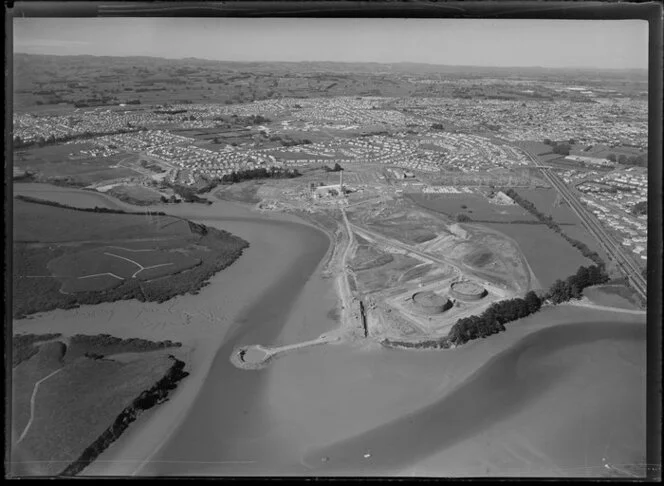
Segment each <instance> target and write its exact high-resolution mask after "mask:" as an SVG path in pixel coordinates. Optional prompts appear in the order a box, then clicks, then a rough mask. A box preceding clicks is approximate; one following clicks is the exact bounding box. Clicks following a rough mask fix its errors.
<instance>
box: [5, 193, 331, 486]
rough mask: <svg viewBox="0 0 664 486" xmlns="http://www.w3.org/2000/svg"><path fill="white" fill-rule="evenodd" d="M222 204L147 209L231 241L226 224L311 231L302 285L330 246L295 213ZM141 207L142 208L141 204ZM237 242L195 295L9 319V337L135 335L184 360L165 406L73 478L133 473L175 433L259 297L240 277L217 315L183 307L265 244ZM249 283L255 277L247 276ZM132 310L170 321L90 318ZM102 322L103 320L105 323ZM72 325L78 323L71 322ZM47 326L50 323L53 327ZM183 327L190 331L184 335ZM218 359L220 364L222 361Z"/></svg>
mask: <svg viewBox="0 0 664 486" xmlns="http://www.w3.org/2000/svg"><path fill="white" fill-rule="evenodd" d="M33 187H34V186H33ZM72 189H73V188H72ZM72 189H69V188H67V189H65V190H64V191H65V192H71V193H78V191H81V190H80V189H78V190H76V189H73V190H72ZM95 196H101V197H103V198H108V197H109V196H107V195H105V194H104V195H101V194H99V195H97V194H95ZM95 199H97V198H95ZM215 202H217V201H215ZM228 204H229V203H228V202H225V201H219V202H217V204H213V205H210V206H206V207H204V208H203V207H201V206H196V207H192V208H188V207H186V206H179V207H168V208H162V207H161V206H158V207H155V209H157V208H159V209H162V210H164V211H167V210H170V211H168V212H167V214H168V213H171V214H172V215H173V216H175V217H184V218H185V219H190V220H192V221H195V222H201V223H203V224H206V225H208V224H209V225H210V226H213V227H216V228H218V229H223V230H226V231H230V232H231V233H232V234H234V235H236V236H239V237H242V236H241V235H239V234H238V233H237V231H234V230H233V229H229V228H228V226H233V225H234V224H235V225H236V226H238V225H239V226H242V225H243V224H245V226H246V225H249V226H252V225H254V226H255V225H256V224H259V225H260V224H265V223H267V224H271V225H275V224H276V225H279V223H281V222H284V223H290V224H298V225H302V226H306V227H308V228H311V229H316V230H317V231H319V232H321V233H323V234H324V235H325V236H326V241H327V247H326V250H325V254H324V255H323V256H322V257H321V258H320V259H319V261H318V262H317V264H316V267H315V268H314V270H313V271H312V272H311V274H310V275H308V277H307V282H308V281H309V280H310V279H311V278H312V277H313V276H315V275H317V274H319V273H320V272H321V267H322V265H323V261H324V257H325V256H326V255H327V254H328V252H329V251H330V250H331V249H332V247H333V246H334V245H333V244H332V243H333V242H332V240H331V239H330V238H329V234H328V233H327V232H324V231H321V229H320V228H318V227H316V226H315V225H313V224H311V223H310V222H309V221H305V220H302V219H301V218H299V217H297V216H295V215H291V214H288V215H285V214H283V213H277V212H274V213H273V212H269V214H263V212H259V211H255V210H252V209H251V208H246V207H242V206H238V205H236V204H232V203H230V204H231V207H235V208H239V209H240V211H230V212H231V213H233V214H232V216H231V217H230V218H228V217H227V216H228V215H227V212H226V211H224V212H223V213H222V214H219V211H218V210H219V209H220V208H221V207H228ZM118 205H119V206H124V204H123V203H119V204H118ZM141 209H144V208H143V207H142V208H141ZM173 209H175V210H173ZM215 209H216V211H215ZM234 213H239V214H234ZM241 213H245V214H241ZM219 216H221V218H222V219H223V218H225V217H226V219H228V220H229V221H227V222H224V221H214V218H215V217H217V218H218V217H219ZM211 218H212V219H211ZM234 220H237V221H234ZM273 228H274V226H273ZM267 229H268V230H269V229H270V228H269V227H268V228H267ZM288 229H289V228H287V229H283V228H282V229H281V230H280V231H282V232H283V233H286V232H288ZM264 230H265V228H264ZM243 239H245V240H247V241H249V242H250V247H249V248H248V249H246V250H245V251H244V252H243V255H242V256H241V257H240V258H239V259H237V260H236V261H234V262H233V263H232V264H231V265H230V266H228V267H227V268H225V269H224V270H223V271H221V272H218V273H217V274H215V275H214V276H213V277H212V278H210V279H209V284H208V285H207V286H205V287H204V288H203V289H202V290H201V291H200V293H199V295H184V296H177V297H174V298H172V299H170V300H169V301H167V302H165V303H162V304H157V303H140V302H138V301H127V302H122V303H121V305H122V306H123V308H122V309H120V308H119V306H120V303H104V304H99V305H95V306H87V305H84V306H81V307H80V308H79V309H73V310H71V311H64V310H55V311H48V312H43V313H36V314H33V315H31V316H29V317H28V318H27V319H20V320H15V321H14V326H13V328H14V329H13V330H14V332H18V333H21V332H35V333H38V332H41V330H44V331H46V330H48V329H50V330H53V332H56V331H57V332H61V333H62V334H63V335H64V336H66V335H69V334H72V335H73V334H76V333H84V334H96V333H109V334H112V335H117V336H118V337H141V338H144V339H157V340H159V339H164V338H170V339H171V340H177V341H179V342H181V343H182V348H181V349H180V350H178V351H177V352H175V353H173V354H174V355H175V356H176V357H177V358H178V359H182V360H184V361H185V362H186V364H187V366H186V368H185V369H186V371H188V372H189V373H190V375H189V376H188V377H187V378H186V379H185V380H183V381H182V382H181V383H180V384H179V386H178V387H177V388H176V390H174V392H173V393H172V394H171V396H170V399H169V401H167V402H165V403H163V404H161V405H160V406H159V407H158V408H156V409H153V410H151V411H148V412H147V413H144V414H142V415H141V416H140V417H139V418H138V420H137V421H136V422H135V423H134V424H132V427H130V428H129V429H128V430H127V431H126V432H125V433H124V434H122V435H121V436H120V438H119V439H118V440H117V441H115V442H114V443H113V444H111V446H110V447H109V448H108V449H106V450H105V451H104V452H102V454H100V456H99V457H98V459H97V460H96V461H95V462H93V463H92V464H91V465H90V466H88V467H87V468H86V469H85V470H83V471H82V472H81V473H80V475H82V476H86V475H135V474H137V473H138V472H139V471H140V470H141V469H142V468H143V466H144V465H145V464H146V463H148V462H149V461H150V458H151V457H153V456H154V455H155V454H157V453H158V452H159V450H160V449H161V448H162V446H163V445H164V444H165V443H167V442H168V439H169V438H170V436H171V435H172V434H173V432H174V431H175V430H176V429H177V428H178V426H179V424H180V423H181V422H182V421H183V420H184V419H185V418H186V417H187V415H188V413H189V411H190V409H191V407H192V406H193V404H194V402H195V401H196V398H197V397H198V395H199V394H200V392H201V390H202V389H203V387H204V384H205V383H206V381H207V378H208V377H209V374H210V371H211V370H212V365H213V363H214V360H215V358H216V357H217V355H218V353H219V351H220V349H221V347H222V345H223V344H224V342H225V341H226V339H227V338H228V336H229V335H230V334H233V332H234V331H235V330H236V329H235V328H236V327H237V325H234V323H235V322H236V321H238V320H241V318H242V316H243V315H244V314H246V312H247V311H248V310H249V309H251V308H252V307H253V306H255V305H256V304H257V303H258V300H259V299H260V292H258V293H257V295H254V296H253V297H248V295H249V294H251V293H253V292H255V289H254V285H253V284H248V281H251V279H249V280H247V279H246V278H245V282H246V285H245V287H244V290H245V292H238V291H236V292H233V293H235V294H237V295H235V300H236V302H233V304H235V305H233V306H232V309H226V308H225V309H224V310H223V311H222V314H223V315H215V316H213V315H212V314H213V313H212V312H211V313H210V315H209V316H205V315H204V314H203V313H200V315H194V313H193V312H191V311H188V310H187V309H196V308H197V304H196V303H194V302H196V301H198V302H199V303H203V304H204V303H205V301H206V300H207V299H210V297H212V294H214V293H215V291H217V292H218V291H222V292H223V291H224V289H226V290H228V289H232V288H233V287H232V286H233V285H234V284H235V282H234V281H235V280H236V279H235V278H234V277H239V278H241V275H240V274H242V273H243V272H247V271H248V273H251V271H250V270H249V269H250V268H252V267H256V266H257V264H254V263H253V261H254V260H255V259H257V258H258V259H260V257H261V255H257V254H255V253H257V252H260V251H261V248H260V247H262V249H263V250H265V249H266V248H265V247H266V244H265V242H263V241H262V242H261V245H258V246H259V248H251V246H252V245H251V240H249V239H247V238H243ZM290 239H291V240H293V239H294V237H292V236H291V238H290ZM293 243H295V241H293V242H292V243H291V245H292V244H293ZM284 245H286V246H288V243H284V242H281V241H279V239H278V238H277V239H276V241H275V242H272V246H273V248H272V250H277V251H276V253H277V254H278V253H279V251H278V250H279V248H282V247H283V246H284ZM268 246H269V245H268ZM291 253H292V251H291ZM263 256H264V255H263ZM263 260H266V261H264V262H263V263H268V261H267V260H269V259H265V258H263ZM286 266H288V265H286ZM272 267H275V268H272V271H271V273H272V274H274V277H273V279H274V280H275V281H274V282H273V283H278V282H279V280H280V278H281V276H282V275H283V270H284V264H283V262H278V263H276V264H274V265H272ZM254 272H255V270H254ZM254 280H256V279H255V278H254ZM224 281H225V282H226V285H224V284H223V282H224ZM231 282H233V283H231ZM256 283H258V282H256ZM305 284H306V282H305ZM258 287H265V285H258ZM300 290H301V289H300ZM214 300H215V299H214V297H212V298H211V299H210V301H212V302H213V301H214ZM229 300H232V299H229ZM188 301H191V302H192V304H188ZM178 304H181V305H178ZM228 304H231V302H230V301H229V302H228ZM199 305H200V304H198V306H199ZM175 307H179V308H180V309H181V312H180V313H181V315H182V316H181V317H185V319H182V320H185V321H189V322H191V324H189V325H183V324H182V323H181V322H180V320H181V318H179V319H176V320H175V321H173V319H172V317H171V315H172V314H173V312H172V309H174V308H175ZM180 309H179V310H180ZM132 311H134V312H135V313H136V318H139V317H142V316H145V315H150V314H156V315H157V316H158V317H166V315H167V314H171V315H168V317H171V319H170V320H171V321H172V322H171V323H170V324H166V323H164V324H161V325H159V324H157V323H154V325H143V326H141V325H137V326H132V325H129V324H128V322H131V321H132V319H131V318H128V319H124V323H123V325H120V326H117V325H115V326H114V325H112V324H111V325H109V324H107V323H101V322H99V321H100V319H99V318H98V317H99V316H100V315H101V316H103V315H108V316H109V318H108V322H112V321H115V322H114V324H115V323H117V321H118V319H117V318H114V317H118V314H131V313H132ZM159 314H161V316H159ZM88 317H89V318H92V319H94V321H95V325H86V322H82V321H87V318H88ZM103 320H104V321H106V319H103ZM201 320H207V321H208V322H207V323H205V324H203V323H202V322H201ZM72 321H78V322H77V323H76V324H74V323H73V322H72ZM195 321H198V322H195ZM215 321H216V322H215ZM219 322H221V323H223V325H222V326H218V325H216V324H218V323H219ZM53 324H55V326H54V325H53ZM72 324H74V325H72ZM192 324H193V325H194V329H191V325H192ZM211 324H212V326H211ZM240 325H241V324H240ZM40 328H41V329H40ZM160 328H161V329H160ZM166 328H169V329H168V330H169V331H170V334H169V333H167V334H162V331H165V330H166ZM190 330H191V331H194V332H193V333H192V332H190ZM224 358H225V359H228V357H224Z"/></svg>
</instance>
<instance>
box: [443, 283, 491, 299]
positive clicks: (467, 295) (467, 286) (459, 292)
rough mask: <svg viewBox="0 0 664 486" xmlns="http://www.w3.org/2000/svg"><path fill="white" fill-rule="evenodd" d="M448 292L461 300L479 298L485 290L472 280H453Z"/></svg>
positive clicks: (484, 293)
mask: <svg viewBox="0 0 664 486" xmlns="http://www.w3.org/2000/svg"><path fill="white" fill-rule="evenodd" d="M450 294H451V295H452V296H453V297H456V298H457V299H461V300H480V299H481V298H482V297H484V296H485V295H486V294H487V291H486V289H485V288H484V287H482V286H481V285H478V284H476V283H474V282H454V283H453V284H452V285H450Z"/></svg>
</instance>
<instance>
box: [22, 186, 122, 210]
mask: <svg viewBox="0 0 664 486" xmlns="http://www.w3.org/2000/svg"><path fill="white" fill-rule="evenodd" d="M13 191H14V196H17V195H21V196H27V197H34V198H37V199H46V200H49V201H53V202H56V203H60V204H65V205H68V206H73V207H76V208H94V207H95V206H97V207H100V208H108V209H121V207H120V205H119V204H118V203H116V202H114V201H112V200H111V199H110V198H108V197H106V196H104V195H103V194H100V193H98V192H97V191H84V190H81V189H74V188H71V187H65V186H54V185H51V184H40V183H30V182H25V183H23V182H21V183H14V184H13Z"/></svg>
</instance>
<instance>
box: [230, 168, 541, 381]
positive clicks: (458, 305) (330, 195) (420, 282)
mask: <svg viewBox="0 0 664 486" xmlns="http://www.w3.org/2000/svg"><path fill="white" fill-rule="evenodd" d="M338 172H339V173H338V174H336V173H330V172H329V171H328V172H326V173H325V172H322V171H320V172H312V173H310V174H305V176H304V177H302V178H300V179H299V180H294V181H287V182H284V181H271V182H270V183H269V184H267V183H266V184H262V185H260V186H259V187H258V189H257V190H256V196H257V198H258V199H260V202H259V203H258V204H257V205H256V207H257V208H260V209H262V210H281V211H284V210H285V211H289V210H296V211H297V214H299V215H303V214H304V215H305V216H304V217H305V219H309V220H310V221H311V222H312V223H314V224H316V225H317V226H319V227H321V225H320V218H321V217H323V215H324V217H325V218H326V220H328V224H327V225H326V226H327V227H326V228H324V229H325V231H326V232H327V233H328V235H329V236H330V238H331V239H332V249H331V251H330V255H329V257H328V260H327V262H326V264H325V265H324V268H323V273H324V274H326V275H329V276H330V277H333V278H334V279H335V285H336V288H337V294H338V296H339V302H340V304H339V305H340V311H341V312H340V314H341V319H340V322H341V325H340V326H339V328H338V329H336V330H334V331H331V332H328V333H326V335H324V336H320V337H319V338H317V339H314V340H311V341H307V342H302V343H296V344H294V345H289V346H283V347H275V348H268V347H263V346H245V347H243V348H242V349H237V350H235V351H234V353H233V355H232V356H231V362H233V364H235V365H236V366H238V367H240V368H243V369H259V368H262V367H264V366H265V365H266V364H267V363H268V362H269V361H270V360H272V359H273V358H275V357H278V356H280V355H282V354H284V353H287V352H288V351H290V350H291V349H300V348H303V347H308V346H314V345H320V344H329V343H339V342H354V343H365V344H371V343H376V344H377V343H380V342H382V341H383V340H385V339H389V340H394V339H399V340H407V341H409V342H417V341H419V340H422V341H424V340H431V339H432V338H433V339H435V338H443V337H445V336H446V335H447V333H448V332H449V331H450V329H451V327H452V326H453V325H454V324H455V323H456V322H457V320H459V319H461V318H464V317H469V316H472V315H479V314H481V313H482V312H483V311H484V310H485V309H486V308H488V307H489V306H490V305H491V304H492V303H494V302H496V301H499V300H503V299H507V298H513V297H519V296H522V295H523V294H524V293H525V292H527V291H528V290H530V289H532V288H536V287H537V286H538V282H537V279H536V277H535V275H534V274H533V273H532V270H531V269H530V267H529V265H528V262H527V261H526V259H525V258H524V256H523V254H522V253H521V251H520V249H519V246H518V244H517V243H516V242H515V241H514V240H512V239H510V238H509V237H507V236H505V235H503V234H501V233H499V232H497V231H493V230H491V229H488V228H485V227H483V226H481V225H477V224H461V223H459V222H458V221H456V220H455V219H453V218H450V217H449V216H446V215H445V214H444V213H441V212H437V211H434V210H428V209H427V208H423V207H422V206H420V205H418V204H417V203H416V202H414V201H413V200H411V199H410V198H408V197H404V195H403V194H402V193H400V192H399V191H398V189H397V190H395V188H394V187H393V186H392V187H391V186H390V185H388V184H387V183H386V182H385V180H377V181H376V184H374V185H372V184H349V183H347V182H345V180H346V181H347V180H348V179H351V180H357V179H358V177H357V175H356V174H354V172H355V171H354V170H352V169H351V172H350V174H351V175H350V177H345V175H344V172H346V171H345V170H340V171H338ZM336 178H338V180H337V181H334V179H336ZM320 179H324V181H321V180H320ZM331 182H334V183H331ZM279 186H282V187H280V189H282V190H281V191H279V192H277V187H279ZM397 187H398V186H397ZM261 195H270V196H272V197H271V198H270V199H267V200H266V199H264V198H261V197H260V196H261ZM472 197H474V198H481V199H478V200H480V201H484V203H483V204H486V205H488V206H491V207H495V208H498V209H500V208H501V207H506V206H508V207H509V206H510V201H511V200H510V199H509V197H508V196H506V195H505V194H504V193H502V192H497V193H495V192H493V191H484V192H480V191H478V192H474V193H473V194H472ZM512 211H513V213H514V214H517V213H516V212H515V211H517V210H516V209H514V210H512Z"/></svg>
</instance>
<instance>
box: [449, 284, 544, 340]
mask: <svg viewBox="0 0 664 486" xmlns="http://www.w3.org/2000/svg"><path fill="white" fill-rule="evenodd" d="M541 306H542V300H541V298H540V297H539V296H538V295H537V294H536V293H535V292H533V291H532V290H531V291H530V292H528V293H527V294H526V295H525V297H524V298H523V299H509V300H503V301H500V302H495V303H494V304H491V306H490V307H489V308H488V309H486V310H485V311H484V312H483V313H482V314H480V315H479V316H470V317H464V318H463V319H459V320H458V321H457V322H456V324H454V326H452V329H451V330H450V332H449V334H448V337H449V339H450V341H451V342H452V343H453V344H455V345H460V344H464V343H466V342H468V341H471V340H473V339H477V338H480V337H486V336H490V335H491V334H496V333H499V332H501V331H504V330H505V324H506V323H507V322H511V321H515V320H517V319H521V318H523V317H526V316H529V315H530V314H534V313H535V312H537V311H538V310H539V309H540V307H541Z"/></svg>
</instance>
